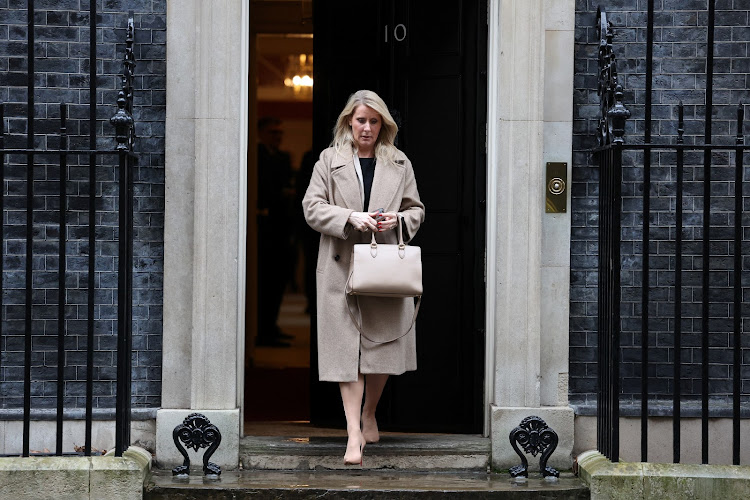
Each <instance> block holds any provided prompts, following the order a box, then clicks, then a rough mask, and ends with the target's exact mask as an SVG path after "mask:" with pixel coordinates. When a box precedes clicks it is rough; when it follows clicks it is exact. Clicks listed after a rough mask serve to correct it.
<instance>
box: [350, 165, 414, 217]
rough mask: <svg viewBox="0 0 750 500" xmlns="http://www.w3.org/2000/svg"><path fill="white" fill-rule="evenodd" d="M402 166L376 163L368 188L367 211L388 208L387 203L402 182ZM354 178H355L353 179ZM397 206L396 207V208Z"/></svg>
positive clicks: (388, 203)
mask: <svg viewBox="0 0 750 500" xmlns="http://www.w3.org/2000/svg"><path fill="white" fill-rule="evenodd" d="M403 178H404V166H403V165H401V164H398V163H393V162H385V163H384V164H382V165H381V164H380V163H377V164H376V166H375V177H374V178H373V180H372V189H371V190H370V206H369V208H368V211H370V212H372V211H374V210H377V209H378V208H383V209H385V210H386V211H388V210H389V205H390V203H391V201H392V200H393V197H394V196H396V192H397V191H398V188H399V186H400V185H401V183H402V182H403ZM355 180H356V179H355ZM398 208H399V207H396V210H398Z"/></svg>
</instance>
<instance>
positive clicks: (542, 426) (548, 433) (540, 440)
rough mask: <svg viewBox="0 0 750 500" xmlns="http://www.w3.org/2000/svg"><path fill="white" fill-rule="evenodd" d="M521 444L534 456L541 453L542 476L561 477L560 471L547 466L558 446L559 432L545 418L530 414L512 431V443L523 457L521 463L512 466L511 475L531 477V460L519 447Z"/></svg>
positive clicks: (540, 468)
mask: <svg viewBox="0 0 750 500" xmlns="http://www.w3.org/2000/svg"><path fill="white" fill-rule="evenodd" d="M519 444H520V445H521V446H522V447H523V451H524V452H526V453H531V454H532V455H533V456H537V454H539V453H541V457H539V470H540V471H541V473H542V477H547V476H554V477H560V473H559V472H558V471H557V470H556V469H553V468H552V467H547V460H548V459H549V457H550V455H552V453H553V452H554V451H555V449H556V448H557V433H556V432H555V431H554V430H552V428H551V427H549V426H548V425H547V423H546V422H545V421H544V420H542V419H541V418H539V417H534V416H529V417H526V418H524V419H523V420H521V423H520V424H519V425H518V427H516V428H515V429H513V430H512V431H510V445H511V446H512V447H513V449H514V450H515V451H516V453H517V454H518V456H519V457H521V465H515V466H513V467H511V468H510V475H511V476H513V477H518V476H523V477H529V462H528V461H527V460H526V456H525V455H524V454H523V453H521V450H520V449H519V448H518V445H519Z"/></svg>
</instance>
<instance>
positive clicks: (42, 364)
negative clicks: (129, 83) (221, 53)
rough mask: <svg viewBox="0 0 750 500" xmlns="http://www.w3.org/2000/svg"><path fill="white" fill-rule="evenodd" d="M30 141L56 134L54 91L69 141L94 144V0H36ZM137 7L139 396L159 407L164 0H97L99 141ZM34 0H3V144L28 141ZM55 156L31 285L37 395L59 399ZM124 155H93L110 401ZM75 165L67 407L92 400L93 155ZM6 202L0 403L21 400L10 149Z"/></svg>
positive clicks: (106, 134)
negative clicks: (88, 392)
mask: <svg viewBox="0 0 750 500" xmlns="http://www.w3.org/2000/svg"><path fill="white" fill-rule="evenodd" d="M35 9H36V14H35V20H34V21H35V25H36V27H35V37H36V42H35V48H34V51H35V65H36V68H35V70H36V72H35V76H34V78H35V82H36V90H35V102H36V105H35V110H34V120H35V132H36V134H35V143H36V145H37V147H40V148H57V147H58V146H59V138H58V137H57V135H56V134H57V130H58V127H59V116H60V107H59V103H60V102H64V103H67V104H68V109H69V117H70V119H69V121H68V134H69V136H70V143H69V147H70V148H72V149H73V148H76V149H77V148H82V149H87V148H88V133H89V123H88V116H89V106H88V103H89V98H90V96H89V90H88V88H89V43H88V42H89V1H88V0H55V1H51V0H37V1H36V2H35ZM129 10H133V11H134V13H135V28H136V35H135V42H136V44H135V56H136V60H137V67H136V71H135V73H136V81H135V88H136V91H135V109H134V118H135V122H136V133H137V136H138V139H137V141H136V145H135V151H136V153H137V155H138V166H136V167H135V170H134V179H135V215H134V226H135V227H134V233H135V234H134V236H135V242H134V273H133V281H134V285H133V287H134V289H133V299H134V305H133V314H134V317H133V385H132V394H133V398H132V401H133V405H134V406H140V407H158V406H159V404H160V399H161V398H160V394H161V381H160V379H161V339H162V295H163V286H162V283H163V255H164V123H165V109H166V106H165V105H166V0H98V2H97V11H98V15H97V56H98V59H99V60H98V62H97V85H98V89H99V90H98V91H97V95H96V102H97V118H98V120H97V123H96V130H97V142H98V147H99V149H112V148H113V145H114V144H115V142H114V138H113V135H114V133H113V132H114V131H113V128H112V127H111V125H110V124H109V121H108V120H109V117H111V116H112V115H113V114H114V113H115V111H116V109H117V107H116V100H117V92H118V90H119V87H120V85H121V82H120V76H119V75H120V74H121V72H122V58H123V55H124V48H125V28H126V26H127V17H128V16H127V13H128V11H129ZM27 50H28V49H27V2H26V0H0V101H1V102H4V103H5V130H6V132H7V134H6V147H21V148H23V147H25V145H26V135H25V134H26V131H27V108H26V101H27V88H26V85H27V73H26V71H27V68H28V59H27ZM57 162H58V159H57V158H56V157H54V156H39V157H37V163H36V166H35V168H34V177H35V190H36V199H35V207H34V208H35V212H34V238H35V240H34V261H33V264H34V265H33V268H34V272H33V282H34V298H33V304H34V305H33V313H32V318H33V321H32V328H33V338H32V347H33V351H34V352H33V356H32V364H33V366H32V370H31V374H32V380H33V383H32V407H33V408H50V407H54V406H55V405H56V399H55V395H56V391H57V383H56V382H55V380H56V369H57V364H58V360H57V339H56V334H57V303H58V299H59V297H58V291H57V279H58V272H57V270H58V261H59V259H58V256H57V253H58V250H57V248H58V238H59V230H58V225H57V220H58V217H59V215H58V209H59V205H60V198H59V191H58V189H59V188H58V182H59V179H60V167H59V163H57ZM116 163H117V159H116V157H113V156H106V157H103V159H102V160H100V161H99V165H98V166H97V185H96V203H97V210H98V214H97V247H96V273H95V276H96V287H97V291H96V294H95V301H96V308H95V337H96V339H95V346H94V348H95V356H94V361H95V364H96V369H95V373H94V377H95V381H96V382H95V384H94V396H95V402H94V403H95V406H96V407H98V408H112V407H114V394H115V392H114V391H115V383H114V380H115V378H116V377H115V374H116V369H115V366H116V365H115V360H116V354H115V350H116V342H115V340H116V337H115V334H116V331H117V326H116V323H117V322H116V314H117V293H116V287H117V273H116V270H117V254H118V242H117V224H118V217H117V212H116V210H117V206H118V202H117V182H116V179H117V168H116V166H115V165H116ZM68 164H69V167H68V169H67V175H68V179H69V180H68V182H67V196H68V206H67V216H66V217H67V224H68V229H67V244H66V247H67V250H66V251H67V263H66V265H67V273H66V281H67V286H68V291H67V294H66V295H67V296H66V313H65V314H66V328H67V336H66V351H67V353H66V359H65V404H66V407H79V408H80V407H83V406H84V405H85V382H84V381H85V379H86V365H85V360H86V347H87V346H86V343H87V342H86V331H87V330H86V328H87V327H86V324H87V306H86V304H87V300H88V299H87V292H86V286H87V279H88V278H87V277H88V273H87V265H88V264H87V262H88V252H89V248H88V236H87V234H88V233H87V227H88V213H87V206H88V194H89V183H88V157H87V156H80V157H78V156H71V157H70V158H69V160H68ZM5 179H6V182H5V186H3V189H4V194H5V203H6V210H5V213H4V214H3V218H4V220H3V222H4V226H3V227H4V235H5V246H4V248H3V258H4V264H5V272H4V275H3V282H4V285H3V300H4V308H3V311H2V312H3V322H2V327H3V329H2V343H1V344H0V348H1V349H2V359H1V360H0V363H1V364H0V408H18V407H19V406H22V401H23V399H22V398H23V350H24V337H23V334H24V307H25V305H24V304H25V291H24V287H25V274H26V273H25V255H26V249H25V238H26V201H25V192H26V166H25V157H18V156H10V157H8V158H7V164H6V167H5Z"/></svg>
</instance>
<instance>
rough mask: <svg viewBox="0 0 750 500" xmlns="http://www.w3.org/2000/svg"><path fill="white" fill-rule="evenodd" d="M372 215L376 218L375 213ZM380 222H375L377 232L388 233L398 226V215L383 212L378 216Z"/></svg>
mask: <svg viewBox="0 0 750 500" xmlns="http://www.w3.org/2000/svg"><path fill="white" fill-rule="evenodd" d="M373 215H375V216H377V215H378V214H377V213H374V214H373ZM380 217H381V218H380V220H379V221H377V222H376V223H377V225H378V231H380V232H382V231H388V230H390V229H394V228H395V227H396V226H398V214H397V213H395V212H384V213H382V214H380Z"/></svg>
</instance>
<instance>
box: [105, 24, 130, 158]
mask: <svg viewBox="0 0 750 500" xmlns="http://www.w3.org/2000/svg"><path fill="white" fill-rule="evenodd" d="M134 41H135V23H134V21H133V13H132V12H130V13H129V15H128V30H127V35H126V37H125V57H124V60H123V66H124V69H123V73H122V89H121V90H120V92H119V94H118V96H117V113H115V115H114V116H113V117H112V118H110V119H109V121H110V123H112V125H114V126H115V139H116V140H117V150H118V151H133V146H134V143H135V127H134V126H133V124H134V120H133V82H134V80H135V54H134V53H133V43H134Z"/></svg>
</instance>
